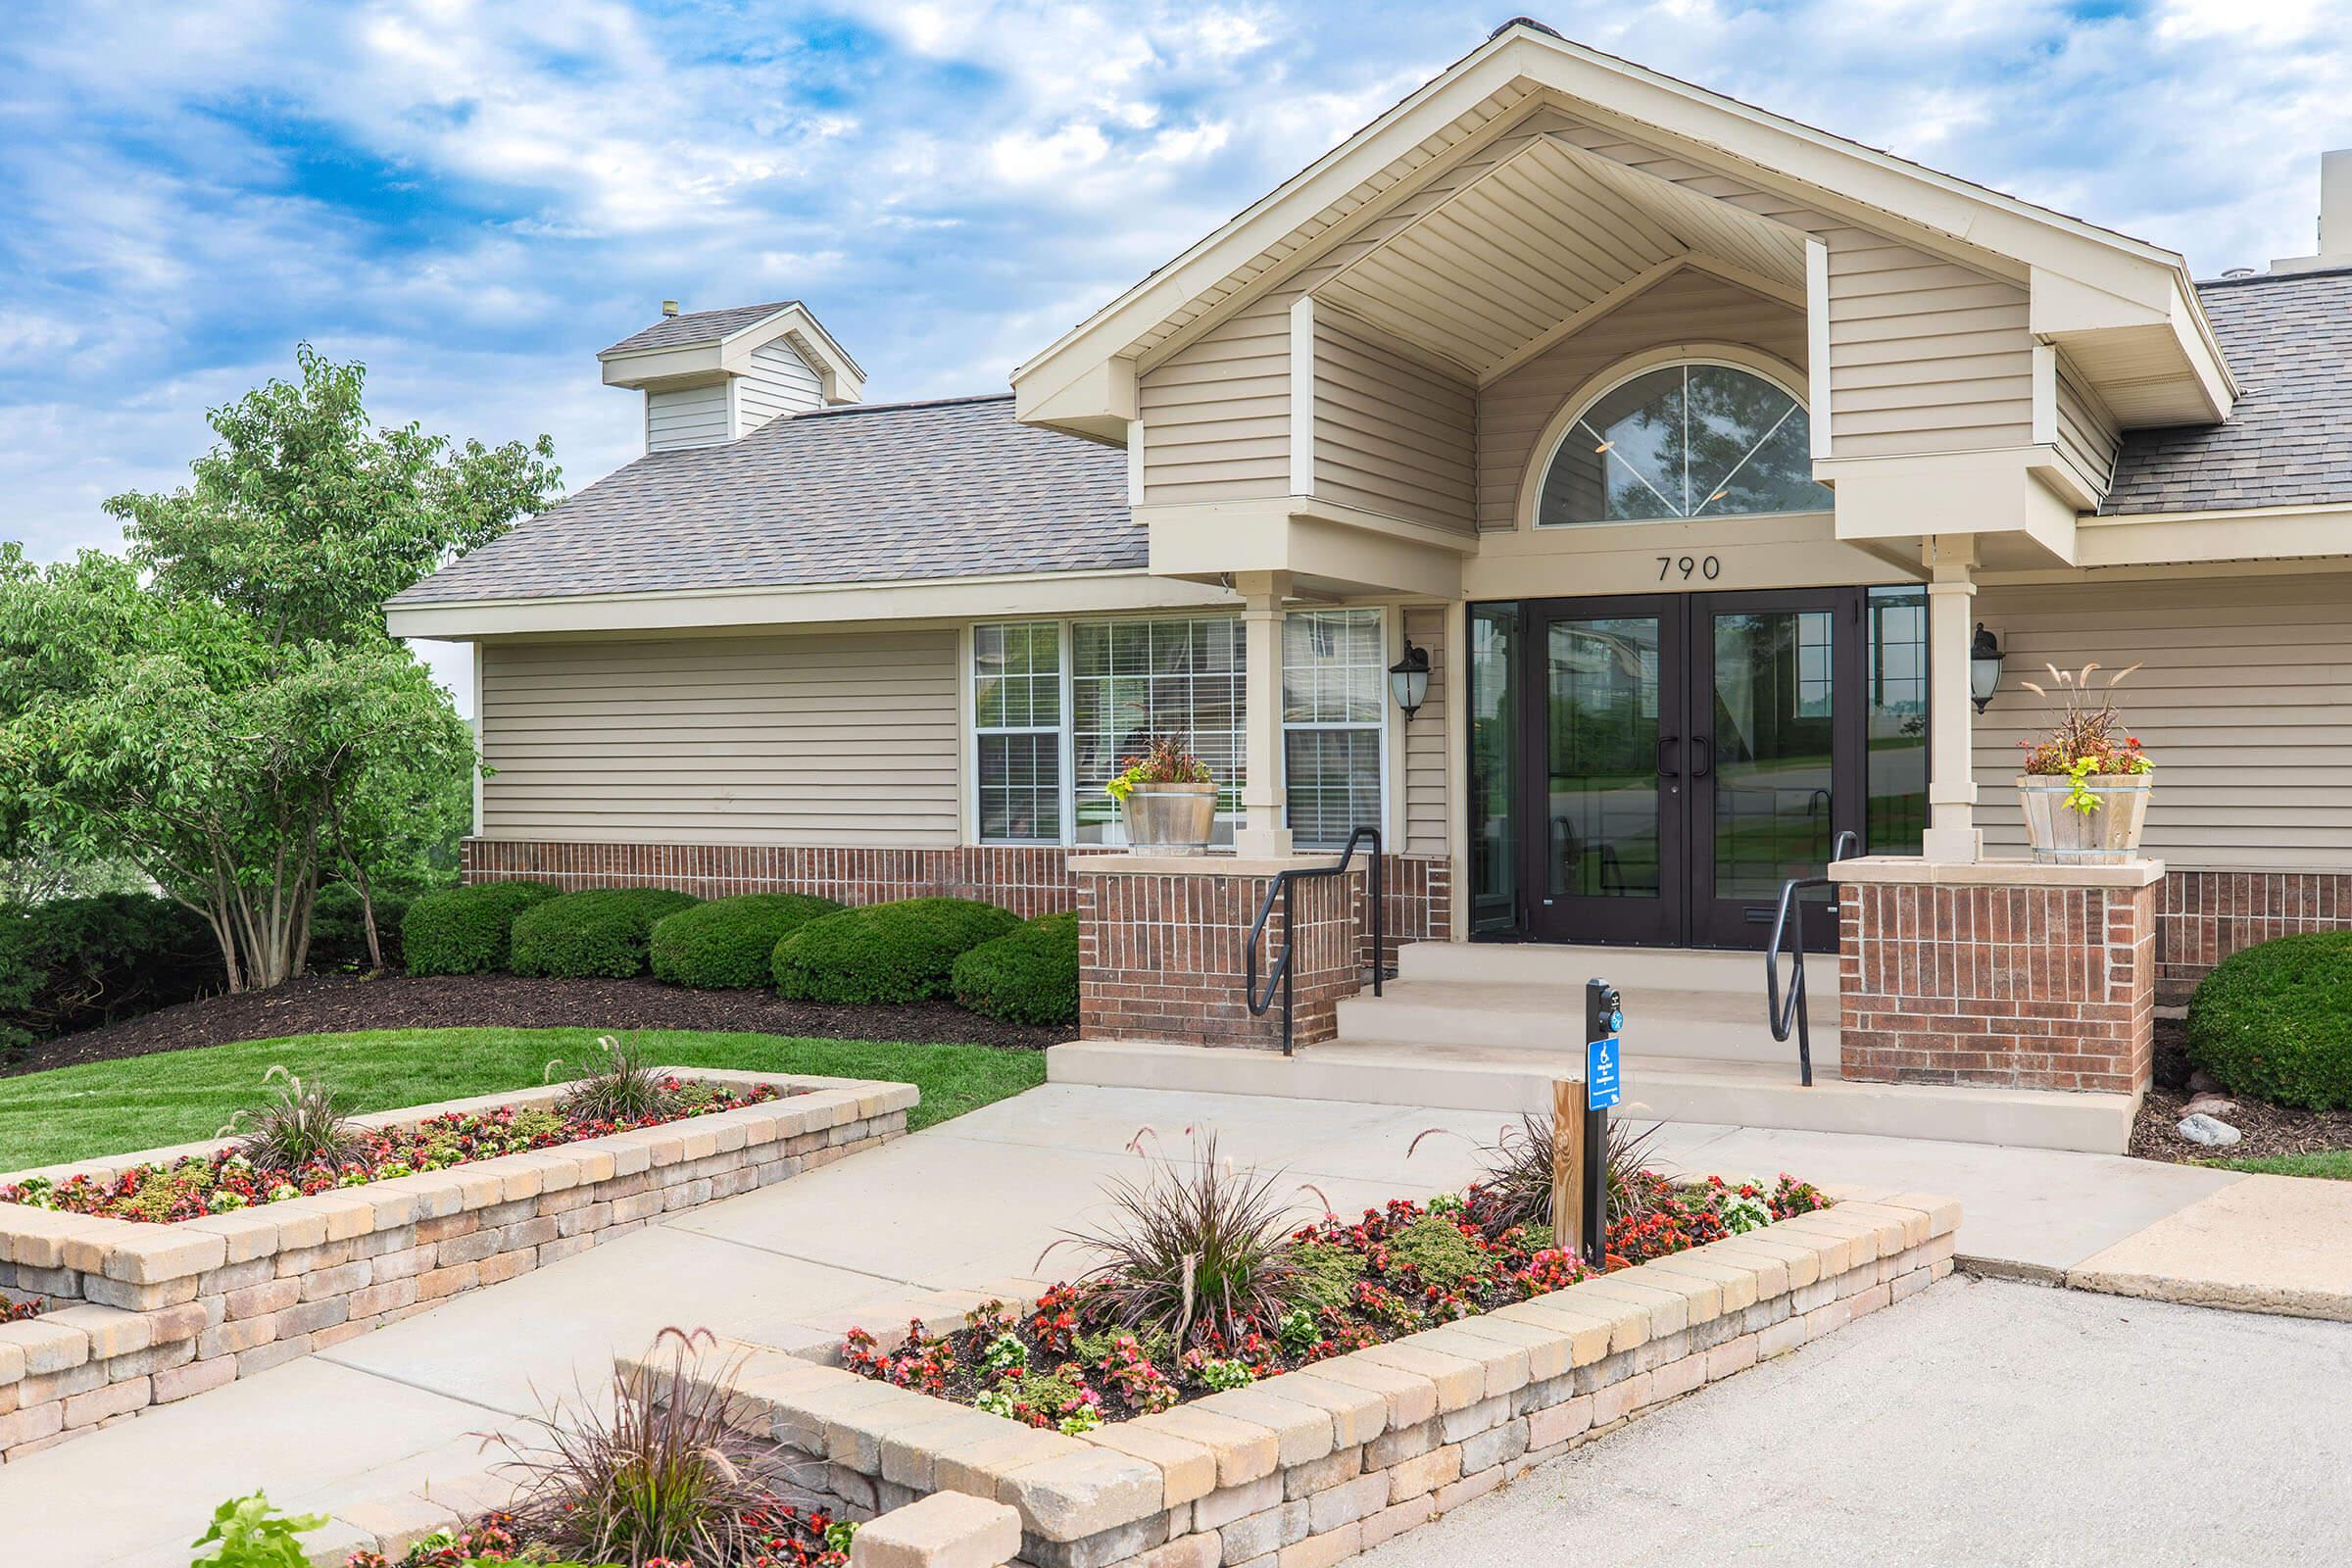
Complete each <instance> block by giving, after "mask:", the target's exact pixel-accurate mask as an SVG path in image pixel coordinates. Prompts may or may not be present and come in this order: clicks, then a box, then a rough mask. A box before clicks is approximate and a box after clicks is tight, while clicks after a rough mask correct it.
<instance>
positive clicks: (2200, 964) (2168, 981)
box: [2156, 871, 2352, 1007]
mask: <svg viewBox="0 0 2352 1568" xmlns="http://www.w3.org/2000/svg"><path fill="white" fill-rule="evenodd" d="M2347 927H2352V871H2167V872H2166V873H2165V878H2164V883H2163V887H2162V891H2161V893H2160V894H2159V895H2158V897H2157V900H2156V1002H2157V1005H2160V1006H2166V1007H2178V1006H2182V1005H2186V1003H2187V1002H2188V998H2189V994H2190V993H2191V992H2193V991H2195V990H2196V988H2197V982H2198V981H2200V980H2202V979H2204V978H2205V976H2206V975H2207V974H2209V973H2211V972H2212V970H2213V966H2214V965H2215V964H2217V963H2219V962H2221V961H2222V960H2223V959H2224V958H2227V957H2228V956H2229V955H2231V954H2232V953H2236V952H2238V951H2240V950H2241V949H2245V948H2250V947H2252V946H2254V945H2255V944H2256V943H2258V942H2268V941H2270V940H2271V939H2272V938H2273V937H2283V936H2292V935H2294V934H2296V933H2298V932H2303V931H2340V930H2343V929H2345V928H2347Z"/></svg>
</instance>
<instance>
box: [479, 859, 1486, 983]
mask: <svg viewBox="0 0 2352 1568" xmlns="http://www.w3.org/2000/svg"><path fill="white" fill-rule="evenodd" d="M1086 853H1087V852H1086V851H1085V850H1083V849H1080V850H1068V849H1053V848H1040V847H1033V846H1028V845H1010V844H967V845H964V846H962V847H960V848H956V849H936V850H871V849H837V850H824V849H796V848H783V847H776V846H762V845H755V844H581V843H557V842H548V841H540V840H520V839H467V840H466V844H465V848H464V851H463V873H462V874H463V876H464V878H465V880H466V881H467V882H495V881H515V880H529V881H535V882H551V883H553V884H555V885H556V886H557V887H560V888H564V889H571V888H596V887H665V888H677V889H678V890H680V891H681V892H685V893H691V894H694V895H695V896H696V897H697V898H705V899H715V898H724V897H727V896H728V895H730V894H736V893H814V894H818V895H821V896H822V897H824V898H828V899H838V900H840V901H841V902H842V903H844V904H881V903H885V902H887V901H889V900H891V899H913V898H934V897H946V898H957V899H982V900H985V901H987V902H988V903H990V904H997V905H1002V906H1003V907H1005V908H1007V909H1010V910H1012V911H1013V912H1014V913H1015V914H1019V915H1024V916H1026V915H1035V914H1050V913H1053V912H1054V911H1056V910H1061V909H1069V908H1074V907H1077V887H1076V884H1075V882H1074V880H1073V878H1072V875H1071V872H1070V868H1069V866H1070V858H1071V857H1072V856H1073V855H1084V854H1086ZM1106 853H1107V852H1106ZM1385 862H1386V863H1385V866H1384V869H1385V871H1386V873H1387V876H1388V887H1387V890H1386V898H1385V899H1384V901H1383V902H1384V903H1385V904H1386V906H1387V912H1388V921H1389V941H1390V947H1391V953H1392V961H1394V950H1395V949H1396V948H1397V947H1398V946H1401V945H1402V944H1404V943H1406V942H1443V941H1445V940H1446V934H1447V932H1448V931H1449V930H1450V929H1451V926H1450V922H1451V920H1452V917H1453V913H1452V911H1453V866H1452V862H1451V861H1449V860H1447V859H1446V858H1443V857H1434V856H1420V855H1391V856H1388V857H1385ZM1367 926H1368V922H1367ZM1364 961H1365V962H1367V963H1368V962H1370V961H1371V943H1370V938H1369V936H1368V935H1367V937H1366V939H1365V947H1364Z"/></svg>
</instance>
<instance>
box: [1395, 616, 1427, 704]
mask: <svg viewBox="0 0 2352 1568" xmlns="http://www.w3.org/2000/svg"><path fill="white" fill-rule="evenodd" d="M1389 695H1390V696H1392V697H1394V698H1396V699H1397V707H1398V708H1401V709H1403V710H1404V720H1405V722H1406V723H1408V724H1409V723H1411V722H1412V720H1413V715H1414V714H1415V713H1417V712H1419V711H1421V705H1422V704H1423V703H1425V702H1427V701H1429V650H1428V649H1426V648H1415V647H1414V646H1413V643H1412V639H1411V638H1409V637H1408V638H1406V639H1405V643H1404V657H1403V658H1402V659H1399V660H1398V661H1397V662H1395V663H1394V664H1391V665H1390V666H1389Z"/></svg>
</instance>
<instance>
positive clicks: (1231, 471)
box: [1136, 294, 1296, 506]
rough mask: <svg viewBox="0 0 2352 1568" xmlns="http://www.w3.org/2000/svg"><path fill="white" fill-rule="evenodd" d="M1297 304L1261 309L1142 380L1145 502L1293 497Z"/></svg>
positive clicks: (1280, 301) (1271, 303) (1262, 304)
mask: <svg viewBox="0 0 2352 1568" xmlns="http://www.w3.org/2000/svg"><path fill="white" fill-rule="evenodd" d="M1294 298H1296V296H1295V295H1292V294H1282V295H1278V296H1275V297H1273V298H1271V299H1266V300H1261V301H1258V302H1257V303H1256V304H1253V305H1251V306H1250V307H1249V308H1248V309H1247V310H1245V311H1244V312H1242V314H1241V315H1239V316H1237V317H1235V318H1234V319H1231V320H1229V321H1225V322H1221V323H1220V324H1218V325H1217V326H1215V327H1213V328H1211V329H1210V330H1209V331H1208V332H1207V333H1206V334H1205V335H1204V336H1202V337H1201V338H1199V339H1197V340H1196V341H1194V342H1191V343H1188V344H1186V345H1185V346H1184V347H1183V348H1182V349H1180V350H1178V351H1177V353H1176V354H1175V355H1173V356H1172V357H1171V358H1169V359H1168V360H1167V361H1166V362H1165V363H1163V364H1161V365H1158V366H1156V367H1154V368H1152V369H1151V370H1149V371H1147V372H1145V373H1144V374H1143V375H1142V376H1141V377H1139V378H1138V380H1137V383H1136V398H1137V403H1138V407H1139V409H1140V411H1141V413H1142V414H1143V421H1144V500H1145V501H1146V502H1147V503H1148V504H1151V505H1153V506H1168V505H1181V504H1185V503H1189V502H1201V501H1248V500H1254V499H1258V498H1262V497H1266V496H1279V495H1287V494H1289V493H1290V488H1291V318H1290V309H1291V301H1292V300H1293V299H1294Z"/></svg>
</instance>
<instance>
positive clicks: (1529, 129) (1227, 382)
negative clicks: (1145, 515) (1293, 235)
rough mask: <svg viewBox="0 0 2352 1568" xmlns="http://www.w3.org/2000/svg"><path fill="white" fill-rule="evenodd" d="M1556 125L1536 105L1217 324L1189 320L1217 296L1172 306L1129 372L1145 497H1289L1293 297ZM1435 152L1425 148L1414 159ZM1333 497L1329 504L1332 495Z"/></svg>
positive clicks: (1471, 125) (1471, 120) (1481, 114)
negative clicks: (1145, 357)
mask: <svg viewBox="0 0 2352 1568" xmlns="http://www.w3.org/2000/svg"><path fill="white" fill-rule="evenodd" d="M1504 102H1505V100H1493V99H1491V100H1489V101H1488V102H1487V103H1486V104H1483V105H1481V106H1480V107H1479V109H1478V110H1477V111H1476V112H1475V113H1474V114H1472V115H1470V116H1466V117H1464V119H1463V120H1462V121H1461V122H1460V123H1458V125H1457V126H1456V127H1455V128H1454V131H1453V132H1452V133H1450V134H1449V135H1448V136H1446V137H1445V138H1441V140H1442V141H1445V142H1448V143H1449V142H1456V141H1459V140H1461V139H1462V138H1463V137H1465V136H1468V135H1470V134H1472V133H1474V132H1475V131H1476V130H1477V129H1478V128H1479V126H1480V125H1482V124H1483V123H1485V122H1486V121H1487V120H1489V119H1491V118H1492V117H1493V116H1494V115H1495V114H1496V113H1498V112H1500V110H1501V108H1502V107H1503V105H1504ZM1560 123H1564V122H1563V120H1562V118H1561V117H1560V116H1559V115H1558V114H1557V113H1555V112H1553V111H1551V110H1540V111H1538V112H1537V114H1536V115H1535V116H1533V117H1530V118H1529V119H1528V120H1527V121H1526V122H1524V123H1521V124H1519V125H1516V126H1514V127H1512V129H1511V130H1510V131H1508V132H1507V133H1505V134H1503V135H1501V136H1499V137H1497V138H1495V140H1494V141H1492V142H1491V143H1489V144H1488V145H1486V146H1484V147H1482V148H1480V149H1479V150H1478V152H1477V153H1476V154H1475V155H1474V156H1472V157H1470V158H1468V159H1465V160H1464V161H1462V162H1461V163H1459V164H1457V165H1455V166H1454V167H1452V168H1449V169H1446V170H1445V171H1443V172H1439V173H1438V174H1436V175H1434V176H1433V177H1432V178H1431V179H1430V182H1429V183H1427V184H1426V185H1423V186H1421V187H1419V188H1418V189H1416V190H1414V191H1413V192H1412V193H1411V194H1410V195H1408V196H1406V197H1405V198H1404V199H1403V200H1401V201H1400V202H1399V203H1398V204H1397V207H1396V209H1395V210H1394V211H1391V212H1387V213H1383V214H1382V215H1381V216H1380V217H1379V218H1377V219H1374V220H1372V221H1369V222H1368V223H1367V224H1366V225H1365V227H1364V229H1363V232H1362V233H1360V234H1358V235H1356V236H1355V237H1353V238H1351V239H1349V240H1348V242H1347V243H1346V244H1343V245H1340V246H1337V247H1335V248H1334V249H1333V251H1332V252H1331V254H1330V255H1329V256H1326V257H1322V258H1318V259H1317V261H1316V263H1315V265H1314V266H1312V267H1311V268H1307V269H1305V270H1301V271H1300V272H1299V274H1298V276H1296V277H1294V278H1291V279H1289V280H1288V281H1287V283H1286V284H1285V285H1284V286H1283V287H1281V288H1278V289H1274V290H1271V291H1269V292H1267V293H1265V294H1262V295H1260V296H1258V297H1257V298H1254V299H1251V300H1250V301H1248V302H1247V303H1245V304H1243V305H1241V306H1240V307H1239V308H1238V309H1234V310H1233V314H1232V315H1231V316H1229V317H1228V318H1227V319H1222V320H1211V321H1210V323H1209V324H1208V325H1207V326H1205V327H1200V326H1197V325H1196V324H1195V323H1197V322H1198V321H1199V320H1200V319H1201V317H1202V316H1203V315H1207V316H1212V317H1213V316H1214V315H1215V314H1216V313H1217V311H1218V309H1219V307H1220V306H1223V305H1224V296H1218V297H1217V298H1214V299H1208V300H1203V301H1202V302H1201V307H1200V309H1199V310H1197V311H1196V310H1189V309H1188V310H1187V311H1186V312H1183V313H1179V319H1174V320H1172V321H1171V323H1170V332H1171V334H1172V335H1171V337H1170V338H1169V339H1168V340H1167V342H1166V343H1165V344H1155V345H1154V346H1153V347H1152V358H1151V359H1150V361H1149V362H1148V363H1147V364H1146V365H1145V366H1144V368H1143V369H1142V370H1141V371H1140V373H1139V374H1138V375H1137V377H1136V399H1137V405H1138V412H1139V413H1140V414H1141V415H1142V417H1143V425H1144V500H1145V502H1146V503H1147V504H1148V505H1153V506H1165V505H1170V504H1180V503H1185V502H1203V501H1248V500H1259V499H1263V498H1266V497H1269V496H1281V495H1288V494H1289V493H1290V488H1291V442H1290V428H1291V426H1290V418H1291V412H1290V411H1291V397H1290V392H1291V387H1290V371H1291V342H1290V337H1291V322H1290V312H1291V305H1292V303H1293V302H1294V301H1296V300H1297V299H1298V298H1299V295H1300V294H1302V293H1304V292H1306V291H1307V290H1309V289H1312V288H1313V287H1315V286H1316V285H1317V284H1319V283H1321V282H1322V281H1323V280H1325V279H1326V278H1329V277H1330V276H1332V275H1333V274H1334V273H1335V272H1337V271H1339V270H1341V269H1343V268H1345V267H1346V266H1347V265H1348V263H1349V262H1351V261H1354V260H1355V259H1356V258H1358V257H1360V256H1362V255H1363V254H1364V253H1365V252H1366V251H1367V250H1369V249H1371V248H1372V247H1373V246H1375V245H1377V244H1378V243H1379V242H1380V241H1381V240H1383V239H1385V238H1387V237H1388V236H1389V235H1391V234H1394V233H1395V232H1396V231H1397V229H1399V228H1402V227H1403V226H1405V225H1406V224H1407V223H1409V222H1411V221H1412V220H1413V219H1415V218H1416V217H1418V216H1420V215H1421V214H1423V213H1425V212H1427V211H1428V210H1429V209H1430V208H1432V207H1435V206H1437V205H1438V204H1439V203H1440V202H1442V201H1444V200H1445V199H1446V197H1447V196H1448V195H1450V194H1451V193H1452V192H1454V191H1455V190H1458V189H1460V188H1461V187H1462V186H1463V185H1465V184H1467V183H1469V182H1470V181H1472V180H1474V179H1476V178H1477V177H1478V176H1479V175H1480V174H1482V173H1484V172H1487V171H1488V170H1490V169H1492V168H1493V167H1494V166H1495V164H1496V163H1498V162H1500V161H1501V160H1503V159H1506V158H1508V157H1509V156H1510V155H1511V154H1512V153H1514V152H1517V151H1518V150H1520V149H1521V148H1522V147H1524V146H1525V145H1526V144H1527V142H1528V140H1529V138H1531V137H1534V136H1538V135H1541V134H1543V133H1544V131H1545V130H1546V129H1548V128H1550V127H1552V126H1554V125H1557V124H1560ZM1436 157H1437V154H1436V153H1435V152H1434V151H1431V152H1429V153H1428V154H1426V155H1425V156H1423V157H1422V158H1421V159H1420V162H1422V163H1427V162H1431V161H1434V159H1435V158H1436ZM1399 177H1402V172H1399ZM1322 226H1328V224H1327V223H1326V224H1324V225H1322ZM1272 264H1273V258H1271V257H1268V258H1265V259H1264V262H1263V264H1262V265H1253V266H1252V267H1251V268H1250V269H1246V270H1245V271H1246V272H1247V273H1248V274H1249V275H1250V276H1255V275H1256V274H1257V273H1259V272H1262V271H1263V270H1264V267H1265V266H1270V265H1272ZM1236 286H1237V287H1239V286H1246V285H1240V284H1237V285H1236ZM1226 292H1227V293H1228V294H1230V293H1231V292H1232V290H1227V291H1226ZM1226 308H1228V309H1232V308H1231V307H1226ZM1421 373H1422V374H1424V375H1426V374H1427V373H1428V372H1427V371H1423V372H1421ZM1334 496H1335V499H1338V493H1337V492H1335V493H1334ZM1384 510H1385V509H1384Z"/></svg>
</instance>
